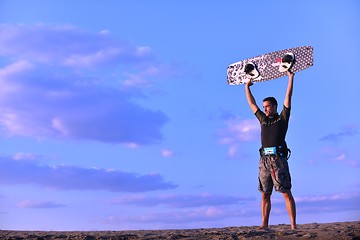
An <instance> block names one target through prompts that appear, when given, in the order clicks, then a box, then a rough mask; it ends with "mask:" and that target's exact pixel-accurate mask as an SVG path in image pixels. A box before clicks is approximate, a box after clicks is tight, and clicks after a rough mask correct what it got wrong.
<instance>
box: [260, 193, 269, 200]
mask: <svg viewBox="0 0 360 240" xmlns="http://www.w3.org/2000/svg"><path fill="white" fill-rule="evenodd" d="M270 197H271V193H264V192H263V193H262V199H263V200H265V201H270Z"/></svg>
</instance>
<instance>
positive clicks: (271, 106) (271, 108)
mask: <svg viewBox="0 0 360 240" xmlns="http://www.w3.org/2000/svg"><path fill="white" fill-rule="evenodd" d="M277 105H278V103H277V101H276V99H275V98H274V97H267V98H264V100H263V108H264V112H265V114H266V116H273V115H275V114H277Z"/></svg>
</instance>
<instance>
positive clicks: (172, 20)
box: [0, 0, 360, 230]
mask: <svg viewBox="0 0 360 240" xmlns="http://www.w3.org/2000/svg"><path fill="white" fill-rule="evenodd" d="M359 23H360V2H359V1H357V0H343V1H335V0H334V1H331V0H330V1H329V0H327V1H325V0H320V1H310V0H305V1H284V0H280V1H276V2H274V1H266V0H260V1H254V2H251V1H238V0H225V1H190V0H181V1H180V0H174V1H165V0H154V1H145V0H138V1H130V0H124V1H116V0H108V1H95V0H88V1H85V0H77V1H71V0H62V1H60V0H50V1H41V0H22V1H20V0H0V166H1V167H0V229H8V230H126V229H177V228H206V227H226V226H253V225H260V222H261V214H260V197H261V194H260V193H259V192H258V190H257V185H258V179H257V177H258V176H257V175H258V160H259V154H258V149H259V147H260V128H259V123H258V121H257V119H256V118H255V116H254V115H253V113H252V112H251V110H250V108H249V106H248V104H247V102H246V99H245V93H244V86H243V85H238V86H230V85H228V84H227V83H226V69H227V66H228V65H229V64H230V63H233V62H236V61H240V60H243V59H246V58H250V57H254V56H257V55H260V54H264V53H267V52H272V51H276V50H281V49H286V48H292V47H297V46H306V45H310V46H313V47H314V66H313V67H311V68H309V69H307V70H305V71H301V72H298V73H297V74H296V75H295V82H294V94H293V101H292V112H291V118H290V123H289V130H288V134H287V143H288V146H289V147H290V148H291V151H292V155H291V157H290V159H289V165H290V171H291V174H292V181H293V189H292V191H293V195H294V197H295V200H296V203H297V215H298V217H297V219H298V223H312V222H338V221H355V220H357V221H358V220H360V181H359V180H360V157H359V156H360V155H359V147H360V134H359V133H360V121H359V119H360V111H359V107H358V106H357V99H358V97H359V90H360V77H359V75H358V73H357V72H356V70H357V69H359V65H360V60H359V59H360V58H359V56H360V44H359V43H360V24H359ZM286 84H287V78H286V77H284V78H280V79H276V80H272V81H268V82H263V83H257V84H255V85H254V86H252V91H253V94H254V96H255V98H256V101H257V103H258V104H259V105H261V102H262V99H263V98H265V97H267V96H274V97H276V98H277V99H278V102H279V103H281V105H282V102H283V99H284V96H285V90H286ZM272 203H273V208H272V212H271V217H270V224H289V218H288V215H287V212H286V209H285V203H284V200H283V197H282V195H281V194H279V193H276V192H275V191H274V194H273V196H272Z"/></svg>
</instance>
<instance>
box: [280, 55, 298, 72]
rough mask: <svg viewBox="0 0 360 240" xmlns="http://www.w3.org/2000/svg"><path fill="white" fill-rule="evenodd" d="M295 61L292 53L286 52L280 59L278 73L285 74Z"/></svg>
mask: <svg viewBox="0 0 360 240" xmlns="http://www.w3.org/2000/svg"><path fill="white" fill-rule="evenodd" d="M294 61H295V56H294V54H293V53H291V52H288V53H286V54H285V55H284V56H283V57H282V59H281V64H280V66H279V71H280V72H286V71H289V70H290V69H291V67H292V66H293V64H294Z"/></svg>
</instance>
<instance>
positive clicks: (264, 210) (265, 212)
mask: <svg viewBox="0 0 360 240" xmlns="http://www.w3.org/2000/svg"><path fill="white" fill-rule="evenodd" d="M270 197H271V194H269V193H262V199H261V214H262V223H261V226H260V228H259V229H267V228H268V227H269V217H270V210H271V200H270Z"/></svg>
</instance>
